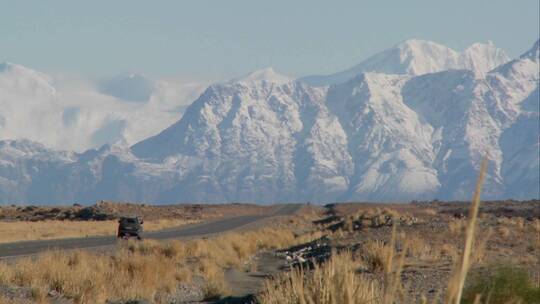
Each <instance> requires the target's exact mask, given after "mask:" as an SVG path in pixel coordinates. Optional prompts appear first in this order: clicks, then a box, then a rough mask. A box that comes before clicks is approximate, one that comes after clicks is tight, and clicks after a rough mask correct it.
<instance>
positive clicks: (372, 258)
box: [361, 240, 393, 271]
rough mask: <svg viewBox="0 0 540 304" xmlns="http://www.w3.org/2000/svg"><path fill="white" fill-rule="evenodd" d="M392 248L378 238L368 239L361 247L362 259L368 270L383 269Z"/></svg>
mask: <svg viewBox="0 0 540 304" xmlns="http://www.w3.org/2000/svg"><path fill="white" fill-rule="evenodd" d="M392 252H393V248H392V247H390V245H389V244H385V243H384V242H383V241H380V240H368V241H367V242H366V243H365V244H364V245H363V247H362V255H361V257H362V261H363V262H364V265H365V266H366V267H367V268H368V269H369V270H370V271H383V270H384V269H385V268H386V262H387V261H388V257H389V256H390V255H391V254H392Z"/></svg>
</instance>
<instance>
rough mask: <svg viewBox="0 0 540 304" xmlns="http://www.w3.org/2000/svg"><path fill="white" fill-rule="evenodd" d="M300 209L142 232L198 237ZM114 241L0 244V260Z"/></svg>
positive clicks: (111, 238)
mask: <svg viewBox="0 0 540 304" xmlns="http://www.w3.org/2000/svg"><path fill="white" fill-rule="evenodd" d="M300 207H301V205H292V204H291V205H283V206H280V207H279V208H278V209H277V210H276V211H275V212H273V213H269V214H265V215H244V216H237V217H230V218H225V219H219V220H214V221H210V222H205V223H199V224H195V225H189V226H185V227H179V228H174V229H166V230H161V231H152V232H146V233H145V234H144V237H145V238H148V239H156V240H165V239H175V238H193V237H202V236H205V235H210V234H215V233H221V232H225V231H229V230H233V229H237V228H240V227H242V226H245V225H247V224H250V223H254V222H256V221H259V220H262V219H265V218H269V217H273V216H280V215H290V214H294V213H295V212H296V211H298V209H300ZM116 242H117V239H116V237H114V236H96V237H86V238H71V239H55V240H42V241H24V242H15V243H6V244H0V259H2V258H8V257H17V256H26V255H32V254H36V253H39V252H42V251H46V250H50V249H76V248H92V247H104V246H112V245H114V244H116Z"/></svg>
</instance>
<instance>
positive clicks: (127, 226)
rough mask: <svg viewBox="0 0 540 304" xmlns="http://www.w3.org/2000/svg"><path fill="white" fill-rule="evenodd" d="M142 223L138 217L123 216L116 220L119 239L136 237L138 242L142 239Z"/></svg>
mask: <svg viewBox="0 0 540 304" xmlns="http://www.w3.org/2000/svg"><path fill="white" fill-rule="evenodd" d="M143 223H144V221H143V220H142V218H141V217H139V216H123V217H121V218H120V219H119V220H118V234H117V237H119V238H130V237H136V238H137V239H138V240H140V239H142V232H143V227H142V224H143Z"/></svg>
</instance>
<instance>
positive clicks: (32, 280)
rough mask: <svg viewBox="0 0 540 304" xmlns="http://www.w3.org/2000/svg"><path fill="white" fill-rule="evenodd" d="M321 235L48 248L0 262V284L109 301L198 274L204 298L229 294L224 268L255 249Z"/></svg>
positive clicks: (278, 232)
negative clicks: (105, 249)
mask: <svg viewBox="0 0 540 304" xmlns="http://www.w3.org/2000/svg"><path fill="white" fill-rule="evenodd" d="M317 237H320V232H319V233H308V234H303V235H295V234H294V233H293V232H292V231H291V230H290V229H289V228H287V227H282V228H272V227H269V228H262V229H259V230H255V231H250V232H243V233H240V232H231V233H226V234H222V235H218V236H216V237H214V238H208V239H197V240H191V241H186V242H180V241H170V242H158V241H152V240H144V241H142V242H141V241H128V242H122V243H121V244H120V246H118V247H117V249H116V250H115V251H114V252H113V253H109V254H98V253H90V252H86V251H69V252H60V251H51V252H47V253H44V254H41V255H39V256H37V257H32V258H21V259H18V260H16V261H14V262H12V263H9V264H8V263H6V262H0V284H5V285H16V286H21V287H30V288H32V290H33V297H34V300H35V301H41V300H42V299H46V297H47V293H48V292H49V291H51V290H55V291H57V292H59V293H61V294H63V295H64V296H66V297H68V298H71V299H73V300H75V302H77V303H103V302H105V300H107V299H143V298H144V299H155V298H156V297H157V295H158V294H159V293H162V292H171V291H173V290H175V289H176V286H177V285H178V283H180V282H189V280H191V277H192V276H193V275H200V276H202V277H203V278H204V279H205V282H206V283H207V285H206V288H205V293H206V296H207V297H208V298H216V297H219V295H222V294H224V293H226V292H227V290H228V288H227V286H226V284H225V280H224V269H225V268H227V267H239V266H240V265H242V264H243V263H242V262H243V261H245V260H247V259H248V258H249V257H251V256H252V255H254V254H255V253H256V252H257V251H259V250H265V249H272V248H282V247H287V246H290V245H295V244H298V243H303V242H306V241H308V240H312V239H313V238H317Z"/></svg>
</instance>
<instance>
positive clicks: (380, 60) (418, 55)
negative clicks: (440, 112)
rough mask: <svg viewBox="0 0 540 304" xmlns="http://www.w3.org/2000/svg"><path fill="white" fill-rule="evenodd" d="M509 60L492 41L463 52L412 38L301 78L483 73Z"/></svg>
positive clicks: (328, 80)
mask: <svg viewBox="0 0 540 304" xmlns="http://www.w3.org/2000/svg"><path fill="white" fill-rule="evenodd" d="M508 61H509V58H508V56H507V55H506V53H505V52H504V51H503V50H502V49H499V48H497V47H495V46H494V45H493V43H492V42H488V43H486V44H482V43H475V44H473V45H471V46H470V47H469V48H467V49H466V50H464V51H463V52H461V53H460V52H457V51H455V50H453V49H451V48H448V47H446V46H444V45H441V44H438V43H435V42H431V41H425V40H418V39H411V40H407V41H404V42H402V43H399V44H397V45H396V46H394V47H393V48H390V49H388V50H385V51H382V52H380V53H378V54H375V55H373V56H371V57H369V58H368V59H366V60H365V61H363V62H361V63H359V64H358V65H356V66H354V67H352V68H350V69H347V70H345V71H342V72H338V73H336V74H332V75H324V76H323V75H317V76H306V77H302V78H300V81H303V82H305V83H307V84H310V85H314V86H324V85H332V84H337V83H343V82H346V81H347V80H349V79H351V78H353V77H355V76H357V75H359V74H361V73H364V72H377V73H384V74H406V75H413V76H417V75H423V74H428V73H435V72H440V71H444V70H450V69H466V70H471V71H473V72H475V73H478V74H480V75H483V74H485V73H486V72H488V71H490V70H492V69H493V68H495V67H497V66H499V65H501V64H503V63H505V62H508Z"/></svg>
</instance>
